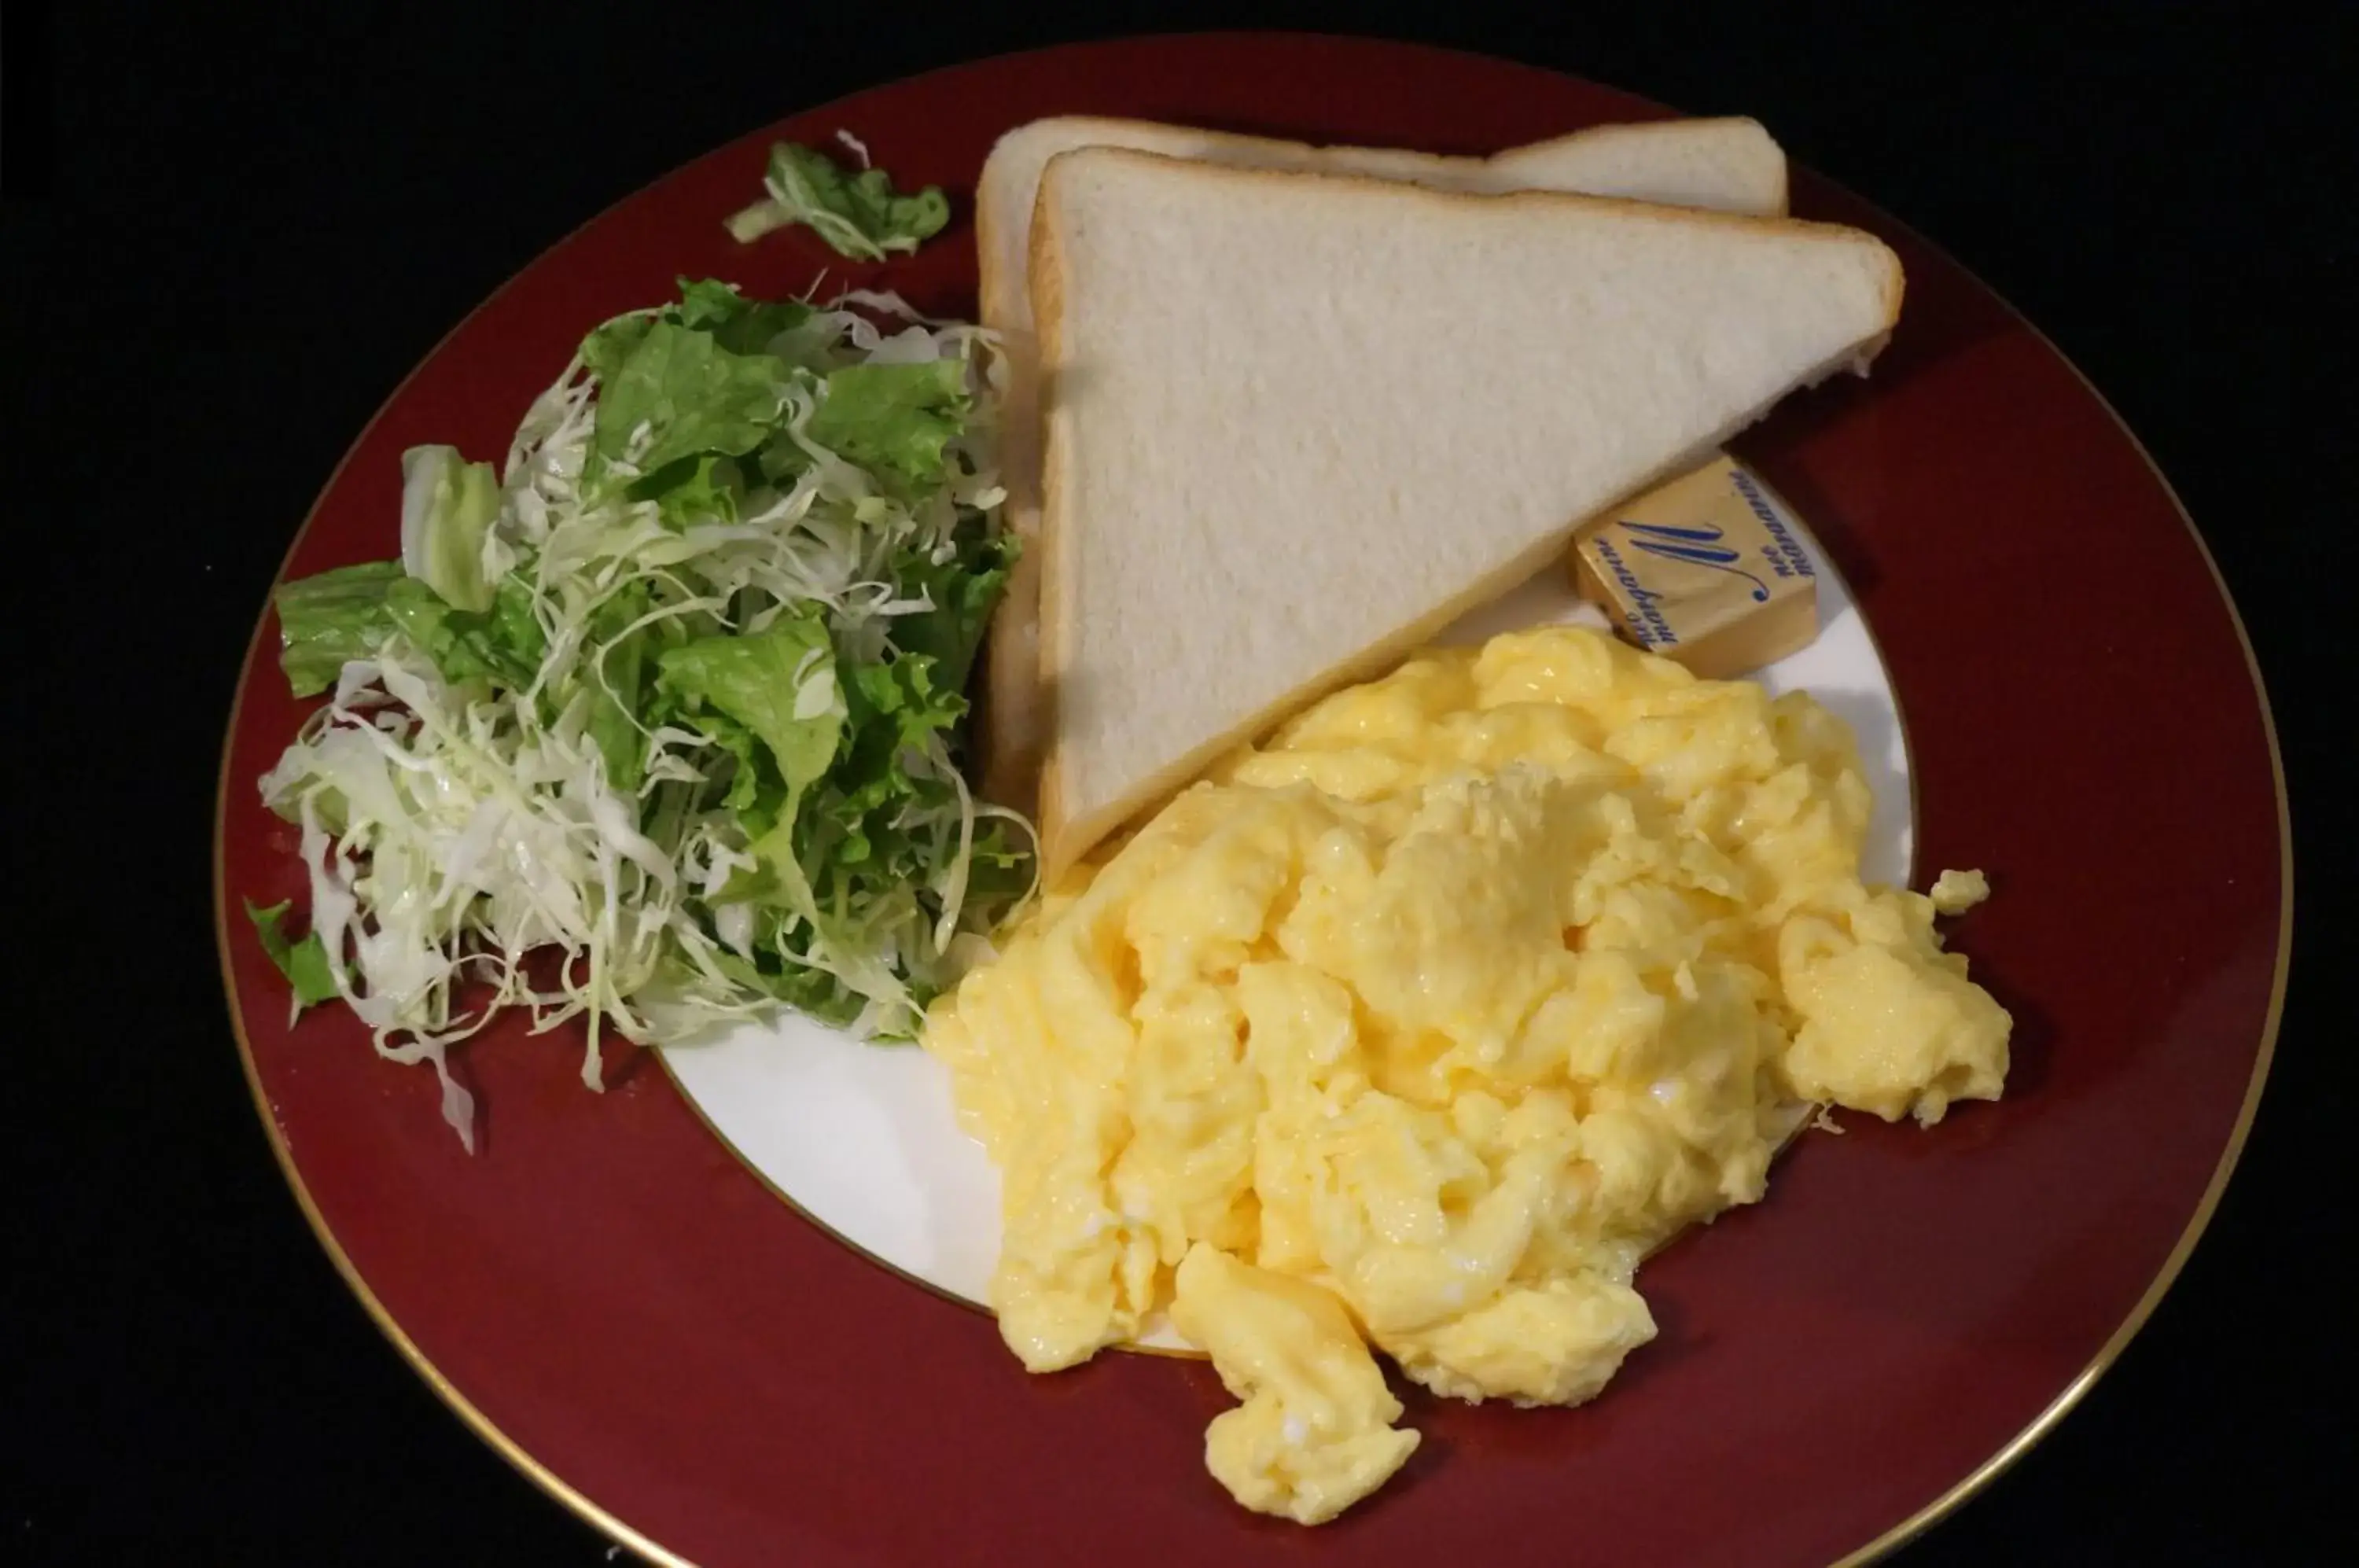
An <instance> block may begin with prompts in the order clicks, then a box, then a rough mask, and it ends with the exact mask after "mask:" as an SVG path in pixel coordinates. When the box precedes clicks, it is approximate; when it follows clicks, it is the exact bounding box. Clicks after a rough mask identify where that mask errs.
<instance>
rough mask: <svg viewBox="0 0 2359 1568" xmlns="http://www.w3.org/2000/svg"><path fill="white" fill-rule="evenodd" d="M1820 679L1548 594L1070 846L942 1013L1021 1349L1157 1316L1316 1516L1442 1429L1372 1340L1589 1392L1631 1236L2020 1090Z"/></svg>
mask: <svg viewBox="0 0 2359 1568" xmlns="http://www.w3.org/2000/svg"><path fill="white" fill-rule="evenodd" d="M1868 812H1869V796H1868V789H1867V785H1866V783H1865V781H1864V779H1863V778H1862V776H1861V772H1860V767H1859V760H1858V754H1857V751H1856V748H1855V746H1854V741H1853V738H1852V735H1851V734H1850V732H1849V730H1848V729H1847V728H1846V727H1845V726H1844V725H1843V723H1842V722H1841V721H1840V720H1838V719H1837V718H1835V717H1834V716H1833V715H1832V713H1828V712H1827V711H1826V710H1825V709H1824V708H1822V707H1821V706H1820V705H1819V704H1818V703H1816V702H1813V701H1812V700H1811V699H1810V697H1809V696H1807V695H1805V694H1801V693H1793V694H1789V695H1787V696H1784V697H1778V698H1775V699H1773V698H1771V697H1770V696H1768V695H1767V693H1766V692H1765V691H1763V690H1762V689H1761V688H1760V687H1759V686H1757V685H1755V684H1753V683H1751V682H1747V681H1701V680H1698V679H1696V678H1695V677H1694V676H1692V675H1690V673H1689V672H1688V671H1687V670H1684V669H1682V668H1680V666H1679V665H1676V664H1673V663H1671V662H1669V660H1666V659H1658V658H1655V657H1653V656H1650V655H1647V654H1643V653H1640V652H1638V651H1636V649H1633V648H1628V647H1625V645H1623V644H1621V643H1619V642H1616V641H1615V640H1614V639H1613V638H1611V637H1606V636H1604V635H1602V634H1600V633H1596V632H1593V631H1589V630H1586V629H1583V628H1579V627H1573V626H1550V627H1546V628H1543V629H1540V630H1536V631H1530V632H1522V633H1514V634H1509V635H1506V636H1503V637H1497V638H1495V639H1494V640H1493V641H1491V642H1490V643H1488V644H1487V645H1485V646H1484V647H1483V648H1480V649H1479V650H1476V649H1460V648H1451V649H1444V650H1440V651H1435V652H1431V653H1428V654H1424V655H1421V656H1419V657H1418V658H1416V659H1411V660H1409V661H1408V663H1407V664H1406V665H1404V666H1403V667H1402V668H1401V669H1400V670H1397V672H1395V673H1394V674H1392V675H1390V676H1388V677H1386V679H1383V680H1380V681H1374V682H1372V683H1370V684H1367V685H1364V686H1360V687H1355V688H1353V689H1351V690H1348V691H1342V692H1339V693H1337V694H1336V695H1334V696H1332V697H1330V698H1328V699H1326V700H1325V701H1324V702H1321V703H1319V704H1318V705H1317V706H1315V707H1313V708H1311V709H1310V710H1309V711H1308V712H1306V713H1302V714H1301V715H1299V717H1297V718H1295V719H1294V720H1292V721H1291V722H1290V723H1288V724H1286V725H1285V726H1284V727H1283V728H1282V729H1280V730H1279V731H1278V732H1277V735H1275V736H1273V737H1272V738H1271V739H1270V740H1269V741H1268V742H1267V743H1266V744H1265V745H1262V746H1258V747H1254V748H1249V749H1247V750H1245V751H1243V752H1241V753H1239V754H1237V755H1235V756H1234V757H1230V758H1229V759H1228V760H1227V761H1225V762H1223V764H1221V765H1220V766H1219V767H1218V768H1214V769H1213V770H1212V773H1211V774H1210V775H1209V776H1208V777H1207V778H1206V779H1204V780H1202V781H1201V782H1199V783H1197V784H1195V785H1194V786H1192V787H1191V788H1190V789H1187V790H1186V791H1185V792H1183V793H1182V794H1180V796H1179V797H1178V798H1177V799H1175V800H1172V801H1171V802H1170V804H1169V805H1168V806H1167V807H1165V808H1164V809H1163V811H1161V812H1160V813H1159V814H1158V815H1157V816H1155V817H1154V818H1153V819H1152V820H1151V821H1149V822H1147V824H1146V825H1145V826H1144V827H1143V828H1141V829H1140V830H1139V831H1138V832H1137V833H1136V834H1135V835H1134V836H1132V837H1131V838H1130V839H1129V840H1128V841H1127V842H1126V843H1125V844H1121V845H1119V846H1117V847H1114V848H1110V849H1108V850H1105V851H1103V852H1102V853H1101V855H1099V856H1098V857H1097V859H1096V861H1095V862H1094V863H1093V864H1087V865H1084V866H1080V867H1077V868H1076V870H1075V872H1074V873H1073V874H1072V875H1071V877H1068V878H1067V879H1066V880H1065V882H1064V883H1063V884H1062V885H1061V886H1060V887H1059V888H1057V889H1056V890H1055V891H1054V892H1052V893H1051V894H1050V895H1049V896H1048V897H1046V898H1043V900H1042V901H1041V903H1040V904H1039V906H1038V908H1037V909H1034V910H1033V912H1032V913H1031V914H1030V915H1029V916H1027V918H1026V920H1024V921H1023V922H1022V923H1021V924H1020V925H1019V926H1018V928H1017V929H1016V931H1014V932H1013V933H1012V934H1011V935H1010V936H1009V938H1008V939H1007V941H1006V945H1005V948H1004V951H1003V952H1002V953H1000V954H999V956H998V957H997V958H996V959H995V960H994V961H992V962H990V963H987V964H984V965H983V966H982V967H980V968H978V969H976V970H974V971H973V973H971V974H970V975H968V976H967V977H966V978H965V979H964V980H963V981H962V983H961V984H960V985H959V986H958V987H957V989H956V990H955V991H954V992H952V993H951V994H950V995H949V996H945V997H943V998H942V999H941V1000H940V1002H938V1003H937V1004H936V1007H935V1008H934V1011H933V1013H932V1015H931V1017H930V1018H929V1020H928V1024H927V1028H926V1031H925V1037H924V1040H925V1046H926V1049H927V1050H928V1051H930V1052H932V1053H933V1054H934V1055H935V1056H936V1057H938V1058H939V1059H940V1061H941V1062H944V1063H945V1064H946V1065H947V1066H948V1067H949V1069H950V1071H951V1075H952V1082H953V1088H954V1093H955V1095H956V1099H957V1104H958V1107H959V1114H960V1119H961V1123H962V1126H963V1127H965V1128H966V1130H967V1131H968V1132H970V1133H971V1134H972V1135H973V1136H974V1137H975V1138H978V1139H980V1140H981V1141H982V1143H983V1144H984V1147H985V1149H986V1150H987V1151H988V1152H989V1154H990V1156H991V1158H992V1160H994V1162H995V1164H996V1165H997V1166H998V1167H999V1169H1000V1171H1002V1173H1003V1177H1004V1198H1003V1204H1004V1224H1005V1239H1004V1240H1003V1242H1002V1247H1001V1255H1000V1260H999V1265H998V1269H997V1272H996V1274H995V1278H994V1279H993V1281H992V1288H991V1304H992V1306H993V1307H994V1308H995V1310H996V1312H997V1313H998V1316H999V1323H1000V1329H1001V1333H1002V1334H1003V1335H1004V1336H1005V1338H1006V1342H1007V1345H1008V1346H1009V1348H1010V1349H1012V1350H1013V1351H1015V1353H1016V1356H1019V1357H1020V1358H1021V1359H1022V1361H1023V1363H1024V1365H1025V1366H1026V1367H1028V1368H1030V1369H1031V1370H1033V1371H1035V1372H1047V1371H1051V1370H1054V1369H1056V1368H1059V1367H1071V1366H1072V1365H1074V1364H1075V1363H1077V1362H1080V1361H1083V1360H1086V1359H1088V1358H1089V1357H1090V1356H1093V1355H1094V1354H1095V1353H1096V1352H1098V1351H1099V1350H1101V1349H1103V1348H1104V1347H1105V1346H1107V1345H1114V1344H1118V1343H1120V1342H1122V1341H1124V1340H1125V1339H1129V1338H1132V1337H1135V1336H1136V1335H1137V1334H1139V1333H1140V1331H1141V1329H1142V1326H1143V1325H1147V1324H1148V1323H1149V1320H1150V1318H1151V1317H1152V1316H1153V1315H1154V1314H1157V1313H1158V1312H1168V1315H1169V1322H1170V1323H1171V1324H1172V1326H1173V1327H1174V1328H1176V1329H1177V1330H1178V1331H1179V1333H1180V1334H1182V1335H1183V1336H1185V1337H1186V1338H1187V1339H1189V1340H1190V1341H1191V1342H1192V1343H1194V1344H1195V1345H1199V1346H1201V1348H1202V1349H1203V1350H1205V1351H1206V1352H1207V1353H1208V1354H1209V1355H1210V1356H1211V1358H1212V1365H1213V1366H1214V1367H1215V1368H1216V1369H1217V1370H1218V1372H1219V1374H1220V1376H1221V1378H1222V1380H1223V1383H1224V1384H1225V1385H1226V1386H1227V1388H1229V1390H1230V1391H1231V1392H1232V1393H1233V1394H1234V1395H1235V1396H1236V1397H1237V1399H1239V1400H1240V1401H1241V1402H1240V1403H1239V1404H1238V1405H1237V1406H1236V1408H1234V1409H1233V1410H1228V1411H1226V1412H1224V1413H1223V1414H1222V1415H1221V1416H1220V1417H1218V1418H1217V1419H1216V1420H1214V1421H1213V1422H1212V1427H1211V1430H1210V1431H1209V1432H1207V1434H1206V1438H1205V1461H1206V1464H1207V1466H1208V1467H1209V1468H1210V1469H1211V1471H1212V1475H1214V1476H1215V1477H1216V1478H1217V1479H1218V1480H1219V1481H1220V1482H1221V1483H1222V1485H1223V1486H1226V1487H1227V1488H1228V1489H1229V1491H1230V1492H1231V1493H1232V1494H1233V1495H1234V1497H1236V1499H1237V1500H1238V1501H1239V1502H1240V1503H1242V1504H1244V1505H1245V1507H1247V1508H1254V1509H1257V1510H1259V1511H1261V1512H1264V1513H1270V1514H1277V1515H1281V1516H1284V1517H1287V1518H1289V1519H1297V1520H1299V1521H1300V1522H1302V1523H1305V1524H1316V1523H1319V1522H1321V1521H1323V1520H1326V1519H1332V1518H1333V1517H1334V1516H1335V1515H1336V1514H1337V1513H1339V1512H1341V1511H1342V1510H1343V1508H1347V1507H1349V1506H1350V1505H1351V1504H1352V1503H1353V1502H1355V1501H1357V1500H1358V1499H1359V1498H1361V1497H1365V1496H1366V1495H1367V1494H1368V1493H1369V1492H1371V1491H1373V1490H1374V1489H1375V1488H1376V1487H1377V1486H1381V1485H1382V1484H1383V1483H1384V1481H1385V1480H1386V1477H1388V1476H1389V1475H1392V1474H1393V1473H1394V1472H1395V1471H1396V1470H1397V1469H1399V1468H1400V1466H1401V1465H1402V1463H1403V1462H1404V1461H1405V1460H1406V1459H1407V1458H1408V1455H1409V1454H1410V1453H1411V1451H1413V1450H1414V1449H1415V1448H1416V1447H1417V1443H1418V1434H1417V1433H1416V1432H1413V1431H1408V1430H1405V1429H1403V1428H1402V1427H1400V1426H1398V1425H1397V1422H1398V1421H1400V1418H1401V1415H1402V1407H1401V1404H1400V1401H1399V1400H1398V1399H1397V1398H1395V1397H1394V1395H1393V1393H1392V1391H1391V1390H1390V1388H1387V1386H1386V1380H1385V1377H1384V1374H1383V1373H1382V1371H1381V1370H1380V1369H1379V1367H1378V1366H1377V1363H1376V1361H1375V1356H1374V1355H1373V1354H1372V1349H1371V1347H1373V1349H1374V1350H1378V1351H1382V1352H1383V1353H1384V1354H1385V1355H1386V1356H1389V1357H1390V1358H1391V1359H1392V1361H1393V1362H1394V1363H1395V1364H1396V1365H1397V1366H1398V1367H1399V1368H1400V1370H1401V1371H1402V1372H1403V1373H1404V1374H1406V1375H1407V1376H1408V1377H1409V1378H1411V1379H1413V1380H1414V1381H1416V1382H1417V1383H1419V1384H1421V1385H1423V1386H1424V1387H1426V1388H1430V1389H1432V1390H1433V1391H1434V1392H1436V1393H1440V1394H1444V1395H1450V1396H1453V1397H1456V1398H1459V1399H1510V1400H1513V1401H1515V1402H1516V1403H1517V1404H1523V1405H1543V1404H1556V1405H1570V1404H1577V1403H1579V1402H1581V1401H1582V1400H1584V1399H1589V1398H1591V1397H1592V1396H1593V1395H1594V1394H1596V1393H1597V1392H1598V1391H1599V1390H1600V1389H1601V1388H1603V1387H1604V1386H1605V1384H1606V1382H1607V1380H1608V1379H1609V1378H1611V1377H1613V1376H1614V1372H1615V1371H1616V1369H1618V1368H1619V1367H1620V1366H1621V1365H1622V1361H1623V1358H1624V1357H1625V1356H1628V1355H1629V1354H1630V1352H1631V1351H1633V1350H1635V1349H1636V1348H1637V1347H1638V1346H1640V1345H1645V1344H1646V1343H1647V1341H1648V1340H1649V1339H1651V1338H1652V1337H1654V1334H1655V1323H1654V1320H1653V1319H1652V1317H1651V1316H1649V1314H1648V1312H1647V1303H1646V1302H1645V1301H1643V1300H1642V1299H1641V1298H1640V1297H1639V1295H1638V1293H1637V1291H1636V1290H1634V1289H1633V1288H1632V1279H1633V1276H1634V1275H1635V1273H1636V1269H1637V1267H1638V1264H1639V1261H1640V1259H1642V1258H1644V1257H1646V1256H1647V1253H1648V1252H1649V1251H1651V1250H1653V1249H1654V1248H1656V1247H1659V1246H1660V1245H1662V1244H1663V1243H1664V1242H1665V1241H1667V1240H1669V1238H1670V1237H1671V1236H1674V1235H1675V1234H1677V1233H1678V1232H1679V1231H1680V1230H1681V1229H1682V1228H1684V1227H1685V1226H1687V1225H1691V1224H1694V1223H1695V1222H1697V1221H1701V1220H1708V1219H1710V1218H1712V1216H1713V1215H1715V1214H1718V1213H1719V1212H1720V1211H1722V1210H1723V1209H1725V1208H1727V1207H1728V1206H1730V1205H1732V1204H1736V1203H1753V1202H1756V1200H1758V1199H1759V1198H1760V1197H1761V1195H1762V1192H1763V1187H1764V1182H1765V1179H1766V1177H1767V1171H1768V1168H1769V1163H1770V1159H1771V1156H1772V1155H1773V1154H1774V1153H1775V1152H1776V1150H1777V1148H1778V1147H1779V1145H1780V1144H1781V1143H1782V1142H1783V1141H1784V1139H1785V1138H1786V1137H1787V1136H1788V1134H1789V1133H1790V1132H1791V1131H1792V1130H1793V1129H1794V1128H1795V1127H1797V1126H1798V1125H1799V1122H1800V1120H1801V1119H1802V1118H1803V1117H1804V1116H1807V1114H1808V1107H1810V1106H1811V1105H1825V1104H1833V1105H1844V1106H1850V1107H1853V1108H1855V1109H1858V1110H1863V1111H1869V1112H1873V1113H1875V1115H1877V1116H1882V1117H1884V1118H1885V1119H1886V1120H1897V1118H1899V1117H1900V1116H1904V1115H1913V1116H1916V1118H1917V1119H1918V1120H1919V1122H1921V1123H1926V1124H1930V1123H1933V1122H1937V1121H1939V1120H1940V1118H1941V1116H1942V1113H1943V1112H1944V1111H1945V1110H1946V1109H1947V1108H1948V1107H1949V1106H1950V1105H1951V1103H1952V1102H1954V1101H1958V1100H1962V1099H1995V1098H1996V1097H1997V1096H1998V1094H1999V1091H2000V1087H2001V1084H2002V1083H2003V1081H2004V1079H2005V1077H2006V1067H2007V1034H2008V1029H2009V1019H2008V1018H2007V1015H2006V1012H2005V1011H2004V1010H2002V1009H2001V1008H2000V1007H1999V1006H1998V1005H1997V1004H1996V1003H1995V1001H1993V1000H1992V998H1991V997H1990V996H1989V995H1988V994H1986V993H1985V992H1984V991H1983V990H1982V989H1981V988H1980V987H1979V986H1977V985H1973V983H1971V982H1970V981H1969V980H1968V979H1967V978H1966V964H1965V961H1964V960H1963V959H1962V958H1961V957H1958V956H1956V955H1954V954H1950V953H1944V952H1943V951H1942V950H1941V944H1940V938H1939V937H1938V936H1937V935H1936V934H1935V932H1934V930H1933V918H1934V915H1935V914H1936V913H1937V912H1942V913H1951V912H1956V911H1957V910H1960V909H1964V908H1967V907H1970V906H1971V905H1972V904H1973V903H1974V902H1977V901H1979V899H1980V898H1982V897H1984V895H1985V893H1986V892H1987V888H1986V887H1985V886H1984V883H1983V880H1982V877H1981V876H1980V874H1979V873H1972V872H1969V873H1945V874H1944V875H1943V877H1942V878H1941V879H1940V883H1939V884H1937V888H1936V892H1935V894H1934V896H1933V897H1930V898H1929V897H1925V896H1921V895H1919V894H1916V893H1911V892H1907V891H1903V890H1895V889H1887V888H1881V887H1864V886H1863V885H1862V884H1861V882H1860V879H1859V857H1860V848H1861V843H1862V840H1863V838H1864V834H1865V833H1866V828H1867V822H1868Z"/></svg>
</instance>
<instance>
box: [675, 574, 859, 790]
mask: <svg viewBox="0 0 2359 1568" xmlns="http://www.w3.org/2000/svg"><path fill="white" fill-rule="evenodd" d="M656 663H657V670H658V673H657V675H656V681H657V683H658V685H659V686H660V687H662V688H663V690H664V691H666V693H667V694H668V695H669V696H670V697H671V698H672V699H673V700H675V701H676V702H679V704H680V705H681V706H682V708H683V709H684V710H685V711H686V712H688V713H695V712H696V711H697V710H698V709H700V708H704V707H710V708H712V709H714V710H717V711H718V712H720V713H723V714H725V715H726V716H727V717H729V718H731V719H734V720H735V721H736V722H737V723H738V724H742V725H744V726H745V728H746V729H747V730H749V731H751V732H752V733H753V734H754V735H756V737H757V738H759V739H760V741H761V742H762V744H763V746H765V747H766V748H767V749H768V751H769V754H770V757H771V760H772V761H773V762H774V763H775V764H776V765H777V769H778V775H779V777H780V778H781V779H785V781H786V784H787V788H788V789H801V788H802V787H804V786H805V785H808V784H810V782H811V781H812V780H813V779H818V778H819V777H820V776H821V774H824V773H825V772H826V771H827V769H828V765H829V763H831V762H832V761H833V760H834V758H835V749H836V745H837V743H838V741H839V740H841V739H842V737H843V729H844V716H845V707H844V699H843V688H842V687H841V686H840V685H839V684H838V682H837V680H836V665H835V652H834V649H833V648H832V646H831V645H830V644H829V642H828V636H827V627H826V626H825V625H824V624H823V623H822V622H821V620H820V619H819V617H818V615H816V614H815V613H810V612H806V613H803V614H797V615H781V616H779V617H778V618H777V620H775V621H773V622H771V623H770V625H769V626H768V628H767V629H766V630H763V631H759V632H751V633H748V634H746V635H745V636H742V637H699V638H697V639H696V640H695V641H693V642H689V643H684V644H682V645H681V646H679V647H678V648H666V649H664V650H663V651H662V652H661V653H660V654H658V655H657V658H656Z"/></svg>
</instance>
